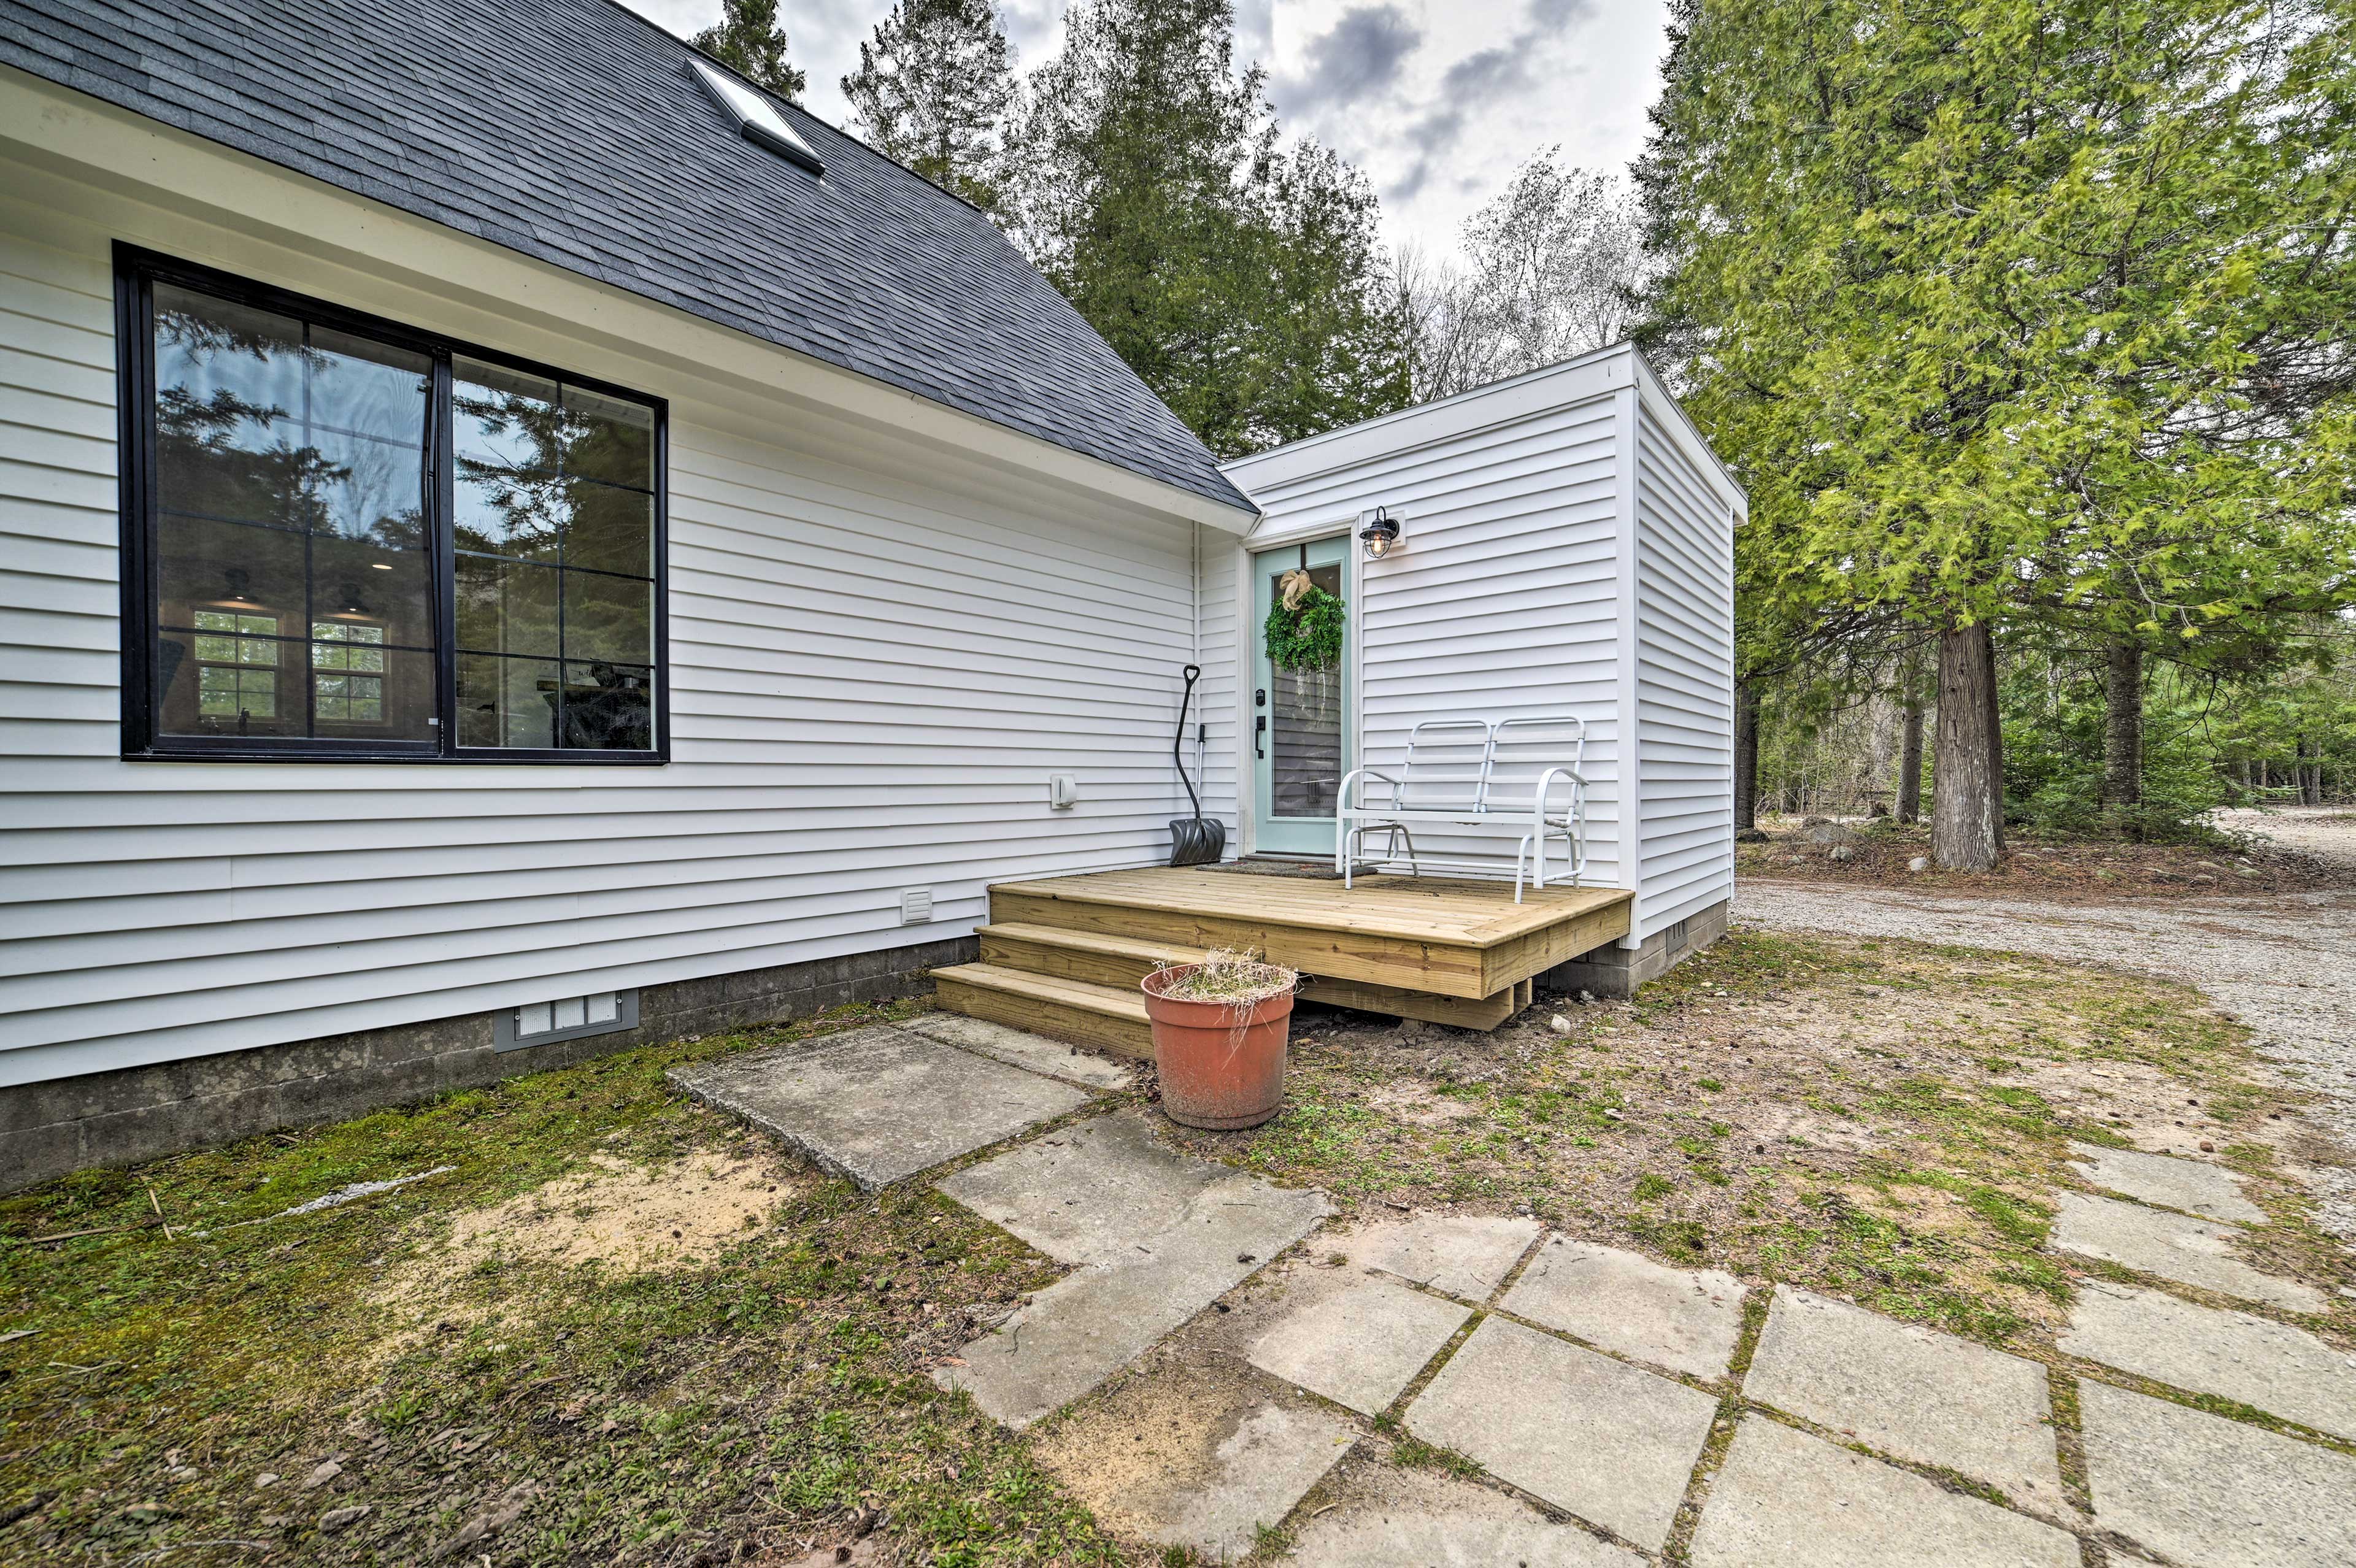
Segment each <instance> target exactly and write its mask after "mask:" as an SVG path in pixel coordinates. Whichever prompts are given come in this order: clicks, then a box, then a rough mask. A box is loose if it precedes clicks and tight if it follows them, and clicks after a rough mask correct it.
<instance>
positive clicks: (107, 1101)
mask: <svg viewBox="0 0 2356 1568" xmlns="http://www.w3.org/2000/svg"><path fill="white" fill-rule="evenodd" d="M977 951H978V946H977V944H976V942H975V940H974V939H973V938H972V937H970V936H962V937H951V938H948V939H946V940H942V941H937V942H926V943H920V944H915V945H912V946H907V947H895V948H890V949H886V950H883V951H880V952H875V953H861V954H853V955H847V956H844V957H841V958H820V959H813V960H809V961H808V962H805V963H800V964H786V965H775V966H772V967H769V968H764V969H745V970H739V971H737V972H735V973H734V974H726V975H712V976H702V977H700V978H697V979H693V980H680V981H677V982H674V983H672V984H669V985H664V986H644V987H639V989H638V1022H637V1028H635V1029H625V1030H620V1031H617V1032H615V1033H612V1034H600V1035H592V1036H588V1037H586V1038H581V1039H573V1040H558V1041H553V1042H551V1043H549V1044H546V1045H538V1046H533V1045H527V1046H523V1047H521V1048H519V1049H513V1050H509V1051H498V1050H497V1049H495V1048H494V1044H493V1029H494V1023H495V1020H496V1019H497V1018H498V1016H499V1015H498V1014H497V1013H487V1012H486V1013H474V1014H469V1015H466V1016H464V1017H460V1018H450V1019H434V1020H433V1021H431V1022H427V1023H418V1024H403V1025H400V1026H397V1027H394V1028H391V1029H366V1030H362V1031H359V1032H358V1033H353V1034H343V1035H335V1036H331V1037H327V1038H324V1039H318V1040H289V1041H287V1042H285V1043H284V1044H277V1045H262V1046H255V1047H253V1048H252V1049H250V1050H245V1051H224V1052H221V1053H220V1054H219V1055H215V1056H201V1057H194V1058H191V1059H189V1060H187V1061H163V1062H156V1063H155V1064H153V1065H151V1066H146V1067H127V1068H123V1069H121V1070H120V1071H117V1072H91V1073H86V1074H83V1075H81V1076H79V1077H74V1078H59V1079H54V1080H52V1081H50V1082H48V1083H24V1084H17V1085H15V1086H12V1087H9V1088H5V1089H0V1192H13V1191H16V1190H18V1189H23V1188H27V1187H31V1186H34V1185H36V1184H37V1183H39V1182H43V1181H48V1180H49V1179H53V1178H55V1177H59V1176H64V1175H66V1174H68V1173H69V1172H71V1171H75V1170H81V1169H86V1168H90V1167H92V1166H107V1165H131V1164H135V1163H137V1162H139V1161H141V1160H148V1159H155V1158H159V1157H163V1156H165V1155H171V1154H178V1153H181V1152H182V1151H184V1150H187V1149H192V1148H201V1147H205V1146H207V1145H210V1144H220V1143H227V1142H230V1141H231V1140H233V1139H237V1138H241V1137H250V1136H253V1135H254V1134H256V1133H265V1132H270V1131H273V1130H274V1129H276V1128H280V1127H292V1126H301V1125H306V1124H310V1123H316V1122H331V1121H337V1120H340V1119H342V1118H344V1117H347V1116H357V1115H365V1114H366V1113H368V1112H369V1111H374V1110H379V1109H381V1108H383V1107H385V1106H388V1105H403V1104H416V1103H417V1102H419V1101H422V1100H429V1099H432V1098H433V1097H434V1095H436V1094H440V1093H446V1092H447V1091H450V1090H453V1089H466V1088H473V1087H476V1086H478V1085H481V1084H485V1083H497V1082H498V1081H499V1080H500V1079H503V1078H513V1077H517V1076H519V1075H520V1074H523V1073H527V1072H543V1071H545V1070H547V1069H549V1068H552V1067H569V1066H571V1065H572V1064H573V1063H574V1062H576V1061H587V1060H589V1059H590V1058H591V1057H595V1056H603V1055H605V1054H607V1053H608V1052H611V1051H627V1050H629V1049H630V1048H632V1047H633V1046H640V1045H653V1044H657V1043H659V1042H661V1041H663V1040H678V1039H680V1038H681V1037H682V1036H685V1035H695V1034H711V1033H714V1032H717V1031H719V1030H723V1029H747V1028H750V1027H752V1026H754V1025H756V1024H766V1023H783V1022H787V1021H789V1020H791V1019H799V1018H808V1017H809V1015H811V1014H812V1013H819V1012H823V1011H825V1010H826V1009H827V1008H836V1007H841V1006H842V1005H843V1004H845V1003H847V1002H878V1001H885V1000H888V999H890V998H892V997H905V996H913V995H916V993H918V992H921V991H925V990H927V989H929V988H930V982H929V981H928V980H927V979H926V971H928V970H931V969H937V968H944V967H947V966H948V965H952V964H968V963H971V962H972V961H973V959H974V958H975V956H976V954H977ZM584 988H586V987H584Z"/></svg>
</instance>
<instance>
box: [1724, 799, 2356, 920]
mask: <svg viewBox="0 0 2356 1568" xmlns="http://www.w3.org/2000/svg"><path fill="white" fill-rule="evenodd" d="M2331 815H2333V814H2329V813H2315V814H2298V815H2296V816H2293V815H2292V814H2286V813H2275V812H2268V813H2258V812H2228V813H2221V814H2220V815H2219V816H2218V826H2219V827H2220V829H2221V831H2222V836H2223V837H2222V842H2221V843H2220V844H2218V845H2215V846H2207V847H2203V846H2196V845H2189V844H2126V843H2121V842H2119V841H2118V840H2116V839H2088V838H2072V837H2061V836H2052V835H2040V834H2034V833H2029V832H2027V831H2025V830H2021V829H2011V830H2008V842H2007V849H2008V853H2007V855H2006V856H2005V859H2004V862H2003V864H2001V865H2000V866H1998V867H1997V869H1995V870H1992V871H1946V870H1942V869H1939V868H1937V867H1936V866H1934V865H1933V866H1926V867H1925V868H1924V869H1922V870H1919V871H1918V870H1915V869H1912V862H1914V861H1915V860H1917V859H1924V860H1927V859H1929V857H1930V854H1931V833H1930V828H1929V827H1927V826H1925V825H1923V824H1922V823H1915V824H1912V825H1911V826H1910V825H1903V824H1901V823H1898V822H1896V821H1893V820H1892V819H1890V818H1889V817H1886V816H1884V817H1871V818H1862V817H1859V818H1844V819H1840V820H1833V819H1829V818H1824V817H1808V818H1804V819H1803V818H1800V817H1778V816H1762V817H1761V818H1760V822H1759V827H1760V830H1761V831H1762V832H1763V833H1764V834H1765V835H1766V836H1767V837H1766V839H1765V841H1764V842H1760V843H1747V844H1738V845H1737V846H1736V847H1735V873H1736V875H1737V876H1748V877H1763V878H1772V879H1773V880H1778V881H1797V882H1809V883H1820V884H1826V885H1833V886H1847V887H1882V888H1904V889H1909V890H1912V891H1917V892H1935V893H1940V894H1961V895H1970V896H1982V897H1989V898H2016V899H2019V898H2034V899H2038V900H2042V901H2055V902H2068V903H2109V902H2117V901H2122V900H2130V899H2132V900H2160V899H2200V898H2215V897H2220V896H2232V897H2254V896H2268V895H2275V894H2282V893H2299V892H2320V891H2344V890H2356V853H2343V852H2342V851H2341V848H2340V839H2341V838H2342V837H2345V838H2347V839H2348V840H2349V841H2350V842H2351V844H2356V833H2350V834H2347V835H2344V836H2343V835H2340V834H2338V833H2335V832H2333V831H2331V828H2332V825H2331V824H2330V823H2329V821H2328V820H2327V819H2328V817H2329V816H2331ZM2286 825H2289V826H2288V827H2286Z"/></svg>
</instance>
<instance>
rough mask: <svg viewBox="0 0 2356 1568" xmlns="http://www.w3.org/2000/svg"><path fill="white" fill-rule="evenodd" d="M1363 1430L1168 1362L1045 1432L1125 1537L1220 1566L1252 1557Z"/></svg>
mask: <svg viewBox="0 0 2356 1568" xmlns="http://www.w3.org/2000/svg"><path fill="white" fill-rule="evenodd" d="M1357 1436H1358V1434H1357V1431H1356V1429H1355V1427H1353V1426H1352V1425H1351V1424H1350V1423H1349V1422H1348V1421H1347V1420H1346V1419H1344V1417H1342V1416H1339V1415H1336V1414H1334V1413H1333V1412H1332V1411H1330V1410H1327V1409H1325V1408H1324V1407H1323V1406H1322V1405H1320V1404H1318V1403H1316V1402H1315V1401H1313V1400H1312V1399H1310V1398H1308V1397H1307V1396H1306V1395H1304V1394H1301V1393H1299V1392H1293V1391H1290V1390H1282V1389H1278V1388H1275V1387H1273V1386H1269V1385H1265V1384H1263V1383H1262V1382H1261V1381H1259V1380H1257V1379H1254V1378H1252V1377H1250V1376H1249V1375H1248V1374H1246V1375H1244V1376H1243V1377H1240V1378H1232V1377H1223V1376H1221V1375H1219V1374H1218V1373H1217V1371H1215V1370H1212V1371H1206V1370H1205V1369H1197V1368H1192V1367H1172V1368H1164V1369H1163V1370H1162V1371H1156V1372H1151V1373H1149V1374H1147V1375H1145V1376H1143V1377H1141V1378H1137V1379H1132V1380H1130V1381H1129V1382H1126V1383H1124V1384H1123V1385H1121V1386H1120V1387H1119V1388H1118V1389H1116V1390H1114V1391H1113V1392H1110V1393H1109V1394H1108V1396H1107V1397H1106V1398H1105V1399H1103V1400H1101V1401H1096V1402H1092V1403H1089V1404H1088V1405H1087V1406H1084V1407H1083V1408H1082V1409H1081V1410H1079V1411H1077V1412H1076V1413H1074V1415H1073V1417H1072V1418H1071V1419H1070V1420H1069V1421H1067V1422H1065V1423H1062V1424H1058V1425H1057V1426H1056V1427H1055V1429H1054V1430H1052V1431H1051V1432H1049V1433H1048V1434H1047V1435H1045V1436H1044V1437H1043V1438H1042V1439H1041V1441H1040V1443H1039V1446H1038V1454H1039V1457H1040V1460H1041V1462H1042V1463H1043V1464H1044V1466H1045V1467H1047V1468H1048V1469H1049V1470H1051V1471H1053V1472H1054V1473H1055V1475H1056V1477H1058V1478H1060V1479H1061V1480H1063V1481H1064V1482H1065V1484H1066V1485H1067V1486H1069V1487H1070V1488H1072V1490H1073V1491H1074V1492H1075V1494H1076V1495H1077V1496H1078V1497H1079V1498H1080V1499H1081V1500H1082V1501H1084V1502H1086V1503H1087V1505H1088V1507H1089V1508H1090V1509H1092V1510H1094V1512H1095V1513H1096V1515H1097V1517H1098V1520H1100V1521H1102V1522H1104V1523H1107V1524H1109V1525H1111V1526H1112V1527H1113V1528H1115V1529H1116V1530H1119V1531H1120V1532H1121V1533H1123V1534H1125V1535H1131V1536H1135V1537H1138V1538H1140V1539H1142V1540H1145V1541H1151V1542H1153V1543H1154V1544H1156V1545H1159V1546H1175V1547H1185V1548H1189V1549H1191V1550H1193V1551H1194V1552H1197V1553H1199V1554H1200V1555H1201V1557H1202V1558H1203V1560H1205V1561H1206V1562H1210V1563H1228V1562H1233V1561H1235V1560H1236V1559H1237V1558H1240V1557H1242V1556H1244V1555H1245V1554H1246V1553H1247V1552H1250V1551H1251V1549H1252V1547H1253V1546H1254V1544H1255V1543H1256V1541H1257V1539H1258V1532H1259V1531H1260V1529H1261V1528H1262V1527H1264V1526H1271V1527H1272V1526H1274V1525H1276V1524H1278V1523H1280V1522H1281V1521H1282V1520H1283V1519H1284V1517H1285V1515H1287V1514H1288V1513H1290V1512H1291V1511H1292V1509H1293V1507H1294V1505H1296V1504H1297V1503H1299V1502H1300V1501H1301V1498H1302V1497H1303V1496H1305V1495H1306V1494H1307V1493H1308V1491H1309V1489H1310V1488H1312V1487H1314V1486H1315V1485H1316V1484H1317V1483H1318V1481H1319V1480H1320V1479H1321V1478H1322V1477H1323V1476H1324V1475H1325V1473H1326V1472H1327V1471H1328V1470H1331V1469H1332V1468H1333V1466H1334V1465H1335V1463H1336V1462H1338V1461H1339V1460H1340V1459H1341V1458H1342V1457H1343V1456H1344V1455H1346V1454H1348V1453H1349V1451H1350V1446H1351V1445H1352V1444H1353V1443H1355V1441H1356V1440H1357Z"/></svg>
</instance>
